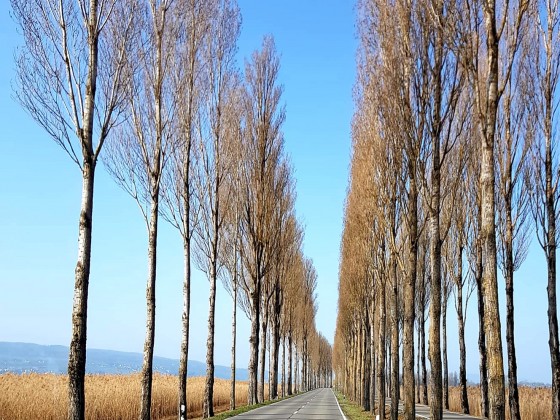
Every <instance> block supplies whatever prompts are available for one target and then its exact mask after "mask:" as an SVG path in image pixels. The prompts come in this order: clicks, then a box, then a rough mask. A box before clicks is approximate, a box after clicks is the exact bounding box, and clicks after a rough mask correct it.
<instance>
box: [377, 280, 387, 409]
mask: <svg viewBox="0 0 560 420" xmlns="http://www.w3.org/2000/svg"><path fill="white" fill-rule="evenodd" d="M384 283H385V282H384V281H383V284H382V285H381V290H380V293H379V310H380V311H379V335H378V337H379V340H378V345H379V350H378V360H379V362H378V365H379V366H378V367H377V387H378V388H377V394H378V395H379V397H378V399H379V408H378V413H379V420H384V419H385V337H386V325H385V321H386V318H387V316H386V314H387V311H386V305H385V284H384Z"/></svg>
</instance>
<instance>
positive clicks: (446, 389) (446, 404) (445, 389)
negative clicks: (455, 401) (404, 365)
mask: <svg viewBox="0 0 560 420" xmlns="http://www.w3.org/2000/svg"><path fill="white" fill-rule="evenodd" d="M448 296H449V293H448V292H447V282H445V283H444V284H443V306H442V314H441V318H442V319H441V323H442V334H441V335H442V341H443V343H442V345H443V407H444V408H445V409H446V410H449V369H448V366H447V302H448V300H447V299H448Z"/></svg>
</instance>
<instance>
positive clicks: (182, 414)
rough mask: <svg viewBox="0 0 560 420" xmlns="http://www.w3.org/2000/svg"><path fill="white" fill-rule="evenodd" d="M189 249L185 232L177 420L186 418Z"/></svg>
mask: <svg viewBox="0 0 560 420" xmlns="http://www.w3.org/2000/svg"><path fill="white" fill-rule="evenodd" d="M187 217H188V216H187ZM187 220H188V219H187ZM187 223H189V222H187ZM190 248H191V242H190V233H189V232H185V236H184V237H183V253H184V258H185V259H184V264H185V268H184V270H185V271H184V278H183V312H182V314H181V354H180V359H179V411H178V412H179V420H185V419H186V418H187V369H188V360H189V314H190V307H191V250H190Z"/></svg>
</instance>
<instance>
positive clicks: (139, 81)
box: [11, 0, 331, 419]
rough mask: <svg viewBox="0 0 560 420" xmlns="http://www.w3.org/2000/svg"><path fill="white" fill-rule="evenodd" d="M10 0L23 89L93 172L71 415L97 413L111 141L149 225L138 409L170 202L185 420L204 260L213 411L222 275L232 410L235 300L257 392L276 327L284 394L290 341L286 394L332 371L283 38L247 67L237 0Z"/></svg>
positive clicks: (86, 207) (208, 401)
mask: <svg viewBox="0 0 560 420" xmlns="http://www.w3.org/2000/svg"><path fill="white" fill-rule="evenodd" d="M11 4H12V8H13V11H14V16H15V18H16V20H17V22H18V23H19V24H20V27H21V30H22V34H23V36H24V40H25V45H24V46H23V48H21V49H20V50H19V51H18V53H17V56H16V64H17V70H18V72H17V75H18V79H17V95H18V98H19V99H20V101H21V103H22V105H23V106H24V108H25V109H27V110H28V111H29V113H30V114H31V116H32V117H33V118H34V119H35V120H36V121H37V122H38V123H39V124H40V125H42V126H43V127H44V128H45V129H46V130H47V132H48V133H49V134H50V136H51V137H52V138H53V139H54V140H55V141H56V142H57V143H58V144H59V145H60V146H61V147H62V148H63V149H64V150H65V151H66V152H67V153H68V155H69V156H70V157H71V158H72V160H73V161H74V162H75V163H76V164H77V165H78V166H79V168H80V170H81V173H82V178H83V189H82V208H81V213H80V223H79V244H78V247H79V248H78V249H79V257H78V263H77V265H76V283H75V289H74V306H73V312H72V341H71V345H70V357H69V365H68V374H69V400H70V404H69V414H68V416H69V418H73V419H81V418H84V413H85V411H84V407H85V400H84V376H85V361H86V337H87V332H86V327H87V302H88V284H89V273H90V255H91V235H92V214H93V197H94V194H93V192H94V178H95V169H96V166H97V163H98V160H99V158H100V157H101V156H102V155H101V151H102V149H103V150H104V153H103V160H104V163H105V164H106V165H105V166H106V167H107V169H108V171H109V173H110V174H111V175H112V177H113V178H114V179H115V181H116V182H117V183H118V184H119V185H120V186H121V187H122V188H123V189H124V190H125V191H126V192H127V193H128V194H130V196H131V197H132V198H133V199H134V200H135V201H136V203H137V204H138V207H139V209H140V211H141V214H142V216H143V218H144V221H145V224H146V229H147V234H148V248H147V254H148V275H147V285H146V301H147V318H146V319H147V321H146V338H145V344H144V359H143V366H142V375H141V378H142V379H141V380H142V400H141V414H140V418H142V419H149V418H150V415H151V388H152V372H153V367H152V360H153V348H154V331H155V319H156V318H155V314H156V313H155V308H156V294H155V290H156V272H157V270H156V267H157V250H158V247H157V240H158V226H159V221H160V220H159V219H160V216H162V217H163V218H164V219H165V220H166V221H168V222H169V223H170V224H171V225H172V226H174V227H175V228H176V229H177V231H178V232H179V234H180V235H181V237H182V240H183V251H184V278H183V290H182V291H183V310H182V331H181V351H180V367H179V385H178V413H179V418H180V419H184V418H186V407H187V390H186V377H187V360H188V349H189V313H190V290H191V272H192V268H191V265H192V263H191V260H194V262H195V263H196V266H197V267H198V268H199V269H200V270H202V271H203V272H204V273H205V274H206V276H207V278H208V281H209V290H210V294H209V313H208V337H207V353H206V354H207V356H206V364H207V371H206V382H205V397H204V406H203V416H204V417H211V416H212V415H213V383H214V325H215V312H216V307H215V302H216V292H217V283H218V281H219V280H221V281H223V283H224V285H225V286H226V289H227V290H228V291H229V292H230V293H231V295H232V298H233V314H232V340H233V341H232V391H231V393H232V399H231V405H232V408H234V407H235V353H236V346H235V343H236V314H237V311H236V309H237V307H238V305H239V306H240V307H241V308H242V309H243V311H244V312H245V313H246V314H247V316H248V317H249V319H250V320H251V335H250V339H249V345H250V361H249V395H248V402H249V404H255V403H257V402H260V401H262V400H264V398H265V395H264V382H265V364H266V350H267V337H270V349H269V352H270V362H269V369H270V376H269V377H270V388H269V389H270V395H269V397H270V398H276V397H277V390H278V377H279V356H280V350H282V355H283V356H282V387H281V391H282V394H283V395H284V394H285V395H290V394H292V393H293V392H295V391H298V390H308V389H310V388H311V387H315V386H319V385H323V386H324V385H327V384H329V383H330V371H331V369H330V366H331V349H330V345H329V343H328V342H327V341H326V340H325V338H324V337H322V336H321V335H320V334H319V333H318V332H317V331H316V329H315V323H314V321H315V313H316V303H315V288H316V281H317V275H316V272H315V269H314V267H313V264H312V262H311V260H309V259H307V258H305V257H304V255H303V252H302V241H303V230H302V226H301V225H300V224H299V222H298V221H297V218H296V215H295V209H294V203H295V181H294V178H293V169H292V167H291V164H290V162H289V159H288V157H287V156H286V154H285V152H284V139H283V134H282V124H283V122H284V118H285V110H284V108H283V107H282V106H281V95H282V87H281V86H280V85H279V84H278V72H279V65H280V63H279V58H278V54H277V53H276V49H275V46H274V41H273V40H272V38H270V37H267V38H265V39H264V41H263V44H262V47H261V49H260V50H258V51H256V52H254V53H253V55H252V57H251V59H250V60H248V61H247V62H246V63H245V71H244V72H241V71H240V70H239V69H238V67H237V65H236V61H235V54H236V51H237V47H236V44H237V39H238V37H239V33H240V27H241V16H240V12H239V8H238V6H237V4H236V2H235V0H174V1H172V0H143V1H128V0H87V1H86V0H81V1H75V0H62V1H58V0H57V1H54V0H12V1H11ZM259 335H260V340H259ZM293 351H295V357H293V356H292V352H293ZM286 354H287V355H288V361H287V366H288V373H287V376H286V374H285V367H286V360H285V359H286ZM300 366H301V374H300V375H298V371H299V367H300ZM298 376H299V380H298Z"/></svg>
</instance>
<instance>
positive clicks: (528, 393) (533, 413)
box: [449, 386, 551, 420]
mask: <svg viewBox="0 0 560 420" xmlns="http://www.w3.org/2000/svg"><path fill="white" fill-rule="evenodd" d="M460 391H461V389H460V388H459V387H450V388H449V409H450V410H451V411H456V412H461V394H460ZM467 392H468V394H469V408H470V411H471V414H472V415H473V416H480V415H481V413H480V388H478V387H474V386H469V387H468V391H467ZM506 400H507V388H506ZM550 404H551V390H550V388H530V387H526V386H521V387H519V410H520V414H521V418H522V419H523V420H546V419H550V417H551V413H550V407H551V406H550ZM506 418H509V408H506Z"/></svg>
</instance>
